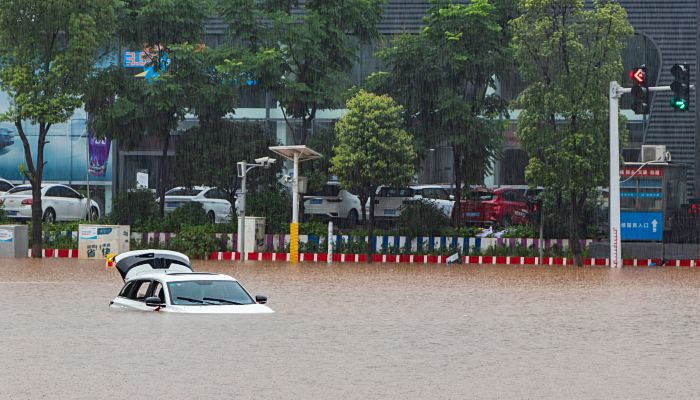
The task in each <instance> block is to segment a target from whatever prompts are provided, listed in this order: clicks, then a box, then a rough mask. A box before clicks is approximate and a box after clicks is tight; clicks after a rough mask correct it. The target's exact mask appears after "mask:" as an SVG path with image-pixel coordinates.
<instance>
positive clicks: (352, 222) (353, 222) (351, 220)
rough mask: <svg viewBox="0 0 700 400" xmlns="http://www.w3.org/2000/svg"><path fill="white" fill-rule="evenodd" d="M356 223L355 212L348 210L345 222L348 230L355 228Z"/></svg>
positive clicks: (357, 218)
mask: <svg viewBox="0 0 700 400" xmlns="http://www.w3.org/2000/svg"><path fill="white" fill-rule="evenodd" d="M357 221H359V216H358V215H357V210H350V213H348V219H347V220H346V223H347V226H348V228H354V227H356V226H357Z"/></svg>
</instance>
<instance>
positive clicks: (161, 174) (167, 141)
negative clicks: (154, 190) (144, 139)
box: [158, 132, 170, 218]
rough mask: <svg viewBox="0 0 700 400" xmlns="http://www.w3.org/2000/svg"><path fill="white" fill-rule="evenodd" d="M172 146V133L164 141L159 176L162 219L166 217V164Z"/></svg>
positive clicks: (159, 204)
mask: <svg viewBox="0 0 700 400" xmlns="http://www.w3.org/2000/svg"><path fill="white" fill-rule="evenodd" d="M169 146H170V132H168V135H167V136H165V140H164V141H163V152H162V153H161V156H160V168H159V170H160V172H159V176H158V198H159V199H160V202H159V203H158V207H159V213H160V217H161V218H164V217H165V180H166V177H167V171H166V164H167V158H168V147H169Z"/></svg>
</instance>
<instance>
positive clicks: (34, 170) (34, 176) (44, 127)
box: [15, 120, 51, 258]
mask: <svg viewBox="0 0 700 400" xmlns="http://www.w3.org/2000/svg"><path fill="white" fill-rule="evenodd" d="M15 127H16V128H17V133H19V137H20V140H22V145H23V147H24V161H25V162H26V164H27V169H26V170H25V171H23V173H24V176H25V177H26V178H27V179H28V180H29V182H30V183H31V185H32V233H31V234H32V257H34V258H41V250H42V248H43V234H42V221H41V219H42V218H43V216H44V213H43V210H42V205H41V182H42V178H43V174H44V146H45V145H46V134H47V133H48V131H49V129H50V128H51V124H47V123H44V122H42V123H40V124H39V137H38V138H37V155H36V164H34V159H33V158H32V151H31V149H30V147H29V140H28V139H27V135H26V134H25V132H24V128H23V127H22V121H21V120H17V121H15Z"/></svg>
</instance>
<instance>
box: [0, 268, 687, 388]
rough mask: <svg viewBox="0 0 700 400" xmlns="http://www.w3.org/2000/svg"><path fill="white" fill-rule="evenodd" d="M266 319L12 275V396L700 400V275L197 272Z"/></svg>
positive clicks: (0, 367)
mask: <svg viewBox="0 0 700 400" xmlns="http://www.w3.org/2000/svg"><path fill="white" fill-rule="evenodd" d="M195 269H197V270H209V271H214V272H224V273H228V274H230V275H233V276H235V277H236V278H238V279H239V280H240V281H242V283H243V284H244V285H245V286H246V287H247V288H248V289H249V290H250V291H251V292H252V293H253V294H257V293H261V294H266V295H267V296H268V298H269V305H270V307H272V308H273V309H274V310H275V311H276V313H275V314H272V315H230V316H221V315H217V316H207V315H194V316H193V315H189V316H183V315H169V314H163V313H137V312H123V311H115V310H111V309H109V308H108V302H109V300H110V299H111V298H113V297H114V296H115V295H116V293H117V291H118V290H119V289H120V287H121V285H122V282H121V279H120V277H119V275H118V273H117V272H116V271H115V270H113V269H107V268H105V267H104V265H103V264H102V263H96V262H94V261H76V260H63V259H51V260H43V261H36V260H24V261H9V260H0V307H1V310H2V311H1V312H0V399H233V398H240V399H251V398H256V399H258V398H259V399H532V398H549V399H603V398H605V399H641V398H646V399H684V398H687V399H692V398H698V397H700V379H698V376H699V371H700V357H699V355H700V335H699V332H700V291H699V287H700V271H697V270H689V269H684V270H682V269H673V268H663V269H627V270H622V271H610V270H607V269H590V268H568V269H567V268H562V267H512V266H504V267H493V266H489V267H476V266H444V265H443V266H434V265H430V266H428V265H425V266H416V265H378V264H374V265H331V266H328V265H325V264H304V265H300V266H291V265H288V264H283V263H276V264H264V263H248V264H231V263H222V262H195Z"/></svg>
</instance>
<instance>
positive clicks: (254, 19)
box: [220, 0, 384, 144]
mask: <svg viewBox="0 0 700 400" xmlns="http://www.w3.org/2000/svg"><path fill="white" fill-rule="evenodd" d="M383 3H384V1H383V0H306V1H304V2H303V3H302V2H299V1H295V0H262V1H260V0H233V1H229V0H222V1H220V10H221V13H222V14H223V15H224V16H225V17H226V20H227V21H228V22H229V24H230V25H231V32H232V33H233V35H234V37H237V38H240V39H241V40H244V41H246V42H247V43H248V44H249V45H250V46H251V48H253V49H261V50H263V49H264V50H267V51H270V50H273V51H275V52H277V54H278V55H279V57H278V60H280V62H281V64H280V65H279V67H280V72H281V73H280V74H279V75H277V78H276V79H275V80H274V85H270V86H271V88H272V89H273V90H274V92H275V95H276V97H277V99H278V101H279V103H280V106H281V108H282V110H283V112H284V117H285V119H286V120H287V123H288V125H289V127H290V128H291V130H292V132H293V136H294V142H295V143H296V144H306V142H307V139H308V137H309V134H310V129H311V126H312V123H313V120H314V118H315V117H316V112H317V111H318V110H321V109H328V108H336V107H337V106H338V105H340V104H342V103H343V101H344V100H345V98H346V96H347V93H348V91H347V89H348V88H350V86H351V83H350V79H349V77H350V72H351V69H352V66H353V62H354V61H355V59H356V58H357V50H358V47H359V45H360V44H362V43H368V42H370V41H371V40H372V39H375V38H376V37H378V32H377V28H376V26H377V23H378V22H379V21H380V20H381V13H382V10H383ZM299 11H301V12H299ZM289 118H292V119H297V120H301V127H300V128H299V129H295V127H294V126H293V125H292V124H291V121H289Z"/></svg>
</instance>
